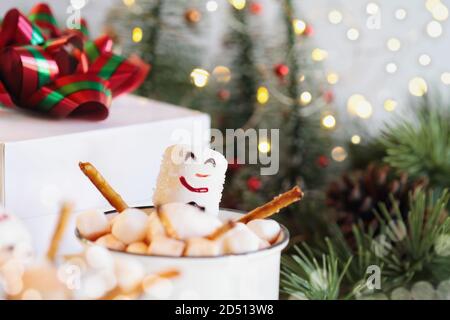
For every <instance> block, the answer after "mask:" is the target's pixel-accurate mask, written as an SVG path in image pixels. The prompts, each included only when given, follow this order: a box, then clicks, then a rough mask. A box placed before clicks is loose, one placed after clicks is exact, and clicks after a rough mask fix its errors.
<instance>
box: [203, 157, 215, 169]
mask: <svg viewBox="0 0 450 320" xmlns="http://www.w3.org/2000/svg"><path fill="white" fill-rule="evenodd" d="M208 163H211V164H212V165H213V167H215V166H216V161H215V160H214V159H213V158H209V159H208V160H206V161H205V164H208Z"/></svg>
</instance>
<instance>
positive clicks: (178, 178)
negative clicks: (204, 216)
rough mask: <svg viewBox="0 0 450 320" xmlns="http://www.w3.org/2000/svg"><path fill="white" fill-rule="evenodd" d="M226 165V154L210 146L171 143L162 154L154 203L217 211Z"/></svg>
mask: <svg viewBox="0 0 450 320" xmlns="http://www.w3.org/2000/svg"><path fill="white" fill-rule="evenodd" d="M227 166H228V162H227V160H226V159H225V157H224V156H223V155H222V154H220V153H219V152H217V151H214V150H212V149H209V148H201V147H198V148H196V147H192V146H188V145H181V144H176V145H173V146H170V147H168V148H167V149H166V151H165V152H164V155H163V160H162V163H161V168H160V172H159V176H158V180H157V182H156V190H155V193H154V195H153V203H154V204H155V205H163V204H166V203H171V202H182V203H189V204H193V205H196V206H198V207H199V208H200V209H203V210H205V211H206V212H207V213H210V214H215V215H217V214H219V203H220V200H221V198H222V191H223V184H224V182H225V172H226V170H227Z"/></svg>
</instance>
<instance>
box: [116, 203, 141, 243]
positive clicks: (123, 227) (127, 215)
mask: <svg viewBox="0 0 450 320" xmlns="http://www.w3.org/2000/svg"><path fill="white" fill-rule="evenodd" d="M147 220H148V216H147V214H146V213H145V212H144V211H142V210H139V209H134V208H129V209H126V210H125V211H123V212H122V213H120V214H119V215H118V216H117V217H115V218H114V223H113V226H112V229H111V233H112V234H113V235H114V236H115V237H116V238H117V239H119V240H120V241H122V242H123V243H125V244H130V243H133V242H138V241H143V240H144V239H145V236H146V233H147Z"/></svg>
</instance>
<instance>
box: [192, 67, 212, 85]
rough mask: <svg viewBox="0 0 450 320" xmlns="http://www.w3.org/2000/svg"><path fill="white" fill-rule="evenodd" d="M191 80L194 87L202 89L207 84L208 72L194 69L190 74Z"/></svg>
mask: <svg viewBox="0 0 450 320" xmlns="http://www.w3.org/2000/svg"><path fill="white" fill-rule="evenodd" d="M191 80H192V83H193V84H194V85H195V86H196V87H198V88H202V87H204V86H206V85H207V84H208V80H209V72H208V71H206V70H204V69H200V68H196V69H194V70H192V72H191Z"/></svg>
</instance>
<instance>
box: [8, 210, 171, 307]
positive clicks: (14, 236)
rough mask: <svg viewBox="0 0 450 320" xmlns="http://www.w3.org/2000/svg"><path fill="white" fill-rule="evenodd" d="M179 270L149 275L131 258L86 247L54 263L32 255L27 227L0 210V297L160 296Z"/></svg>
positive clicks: (102, 297) (26, 298)
mask: <svg viewBox="0 0 450 320" xmlns="http://www.w3.org/2000/svg"><path fill="white" fill-rule="evenodd" d="M178 275H179V272H178V271H176V270H173V269H167V270H161V271H160V272H156V273H155V272H152V273H148V272H146V271H145V269H144V266H143V265H142V264H141V263H140V262H139V261H138V260H136V259H131V258H127V257H121V256H115V255H113V254H112V253H111V252H110V251H109V250H107V249H106V248H104V247H102V246H90V247H89V248H87V249H86V250H85V251H84V252H82V253H80V254H76V255H73V256H71V257H68V258H67V259H66V260H65V262H63V263H62V264H59V265H57V264H56V263H54V262H53V261H51V260H49V259H48V258H46V257H44V256H42V257H36V256H35V255H34V253H33V250H32V238H31V235H30V233H29V231H28V230H27V229H26V227H25V226H24V225H23V223H22V222H21V221H20V219H18V218H17V217H16V216H14V215H11V214H7V213H5V212H4V210H2V209H0V300H4V299H14V300H67V299H134V298H138V297H145V298H161V297H163V296H161V294H164V292H166V291H167V290H161V287H164V286H167V285H168V284H170V282H171V281H172V280H171V279H172V278H174V277H177V276H178Z"/></svg>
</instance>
